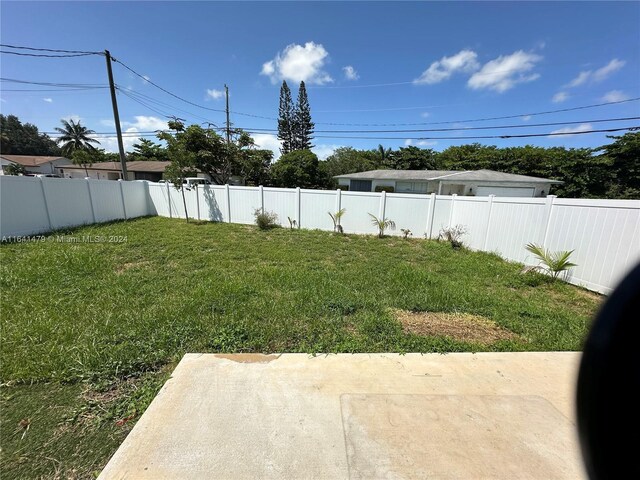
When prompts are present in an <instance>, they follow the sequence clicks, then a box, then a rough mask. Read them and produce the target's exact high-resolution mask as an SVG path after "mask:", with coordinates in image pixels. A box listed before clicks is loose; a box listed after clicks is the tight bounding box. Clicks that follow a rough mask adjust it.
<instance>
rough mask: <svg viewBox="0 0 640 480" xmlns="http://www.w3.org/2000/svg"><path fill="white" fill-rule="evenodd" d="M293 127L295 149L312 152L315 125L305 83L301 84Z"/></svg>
mask: <svg viewBox="0 0 640 480" xmlns="http://www.w3.org/2000/svg"><path fill="white" fill-rule="evenodd" d="M293 125H294V128H293V133H294V135H293V137H294V139H293V149H294V150H310V149H311V148H312V147H313V144H312V143H311V142H312V140H313V127H314V126H315V124H314V123H313V122H312V121H311V108H310V107H309V98H308V97H307V88H306V86H305V84H304V82H300V90H299V91H298V103H297V104H296V110H295V114H294V122H293Z"/></svg>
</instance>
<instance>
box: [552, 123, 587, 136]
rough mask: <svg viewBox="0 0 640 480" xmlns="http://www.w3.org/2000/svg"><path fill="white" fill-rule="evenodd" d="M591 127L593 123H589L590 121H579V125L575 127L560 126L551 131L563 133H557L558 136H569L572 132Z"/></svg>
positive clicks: (582, 130)
mask: <svg viewBox="0 0 640 480" xmlns="http://www.w3.org/2000/svg"><path fill="white" fill-rule="evenodd" d="M592 128H593V125H591V124H590V123H581V124H580V125H577V126H575V127H565V128H560V129H558V130H554V131H553V132H551V133H562V134H564V135H558V136H559V137H570V136H571V135H572V134H574V133H578V132H586V131H588V130H591V129H592Z"/></svg>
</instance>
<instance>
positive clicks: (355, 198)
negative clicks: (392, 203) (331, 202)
mask: <svg viewBox="0 0 640 480" xmlns="http://www.w3.org/2000/svg"><path fill="white" fill-rule="evenodd" d="M341 197H342V201H341V208H345V209H346V210H347V211H346V213H345V214H344V216H343V217H342V221H341V222H340V224H341V225H342V228H344V231H345V233H376V232H377V231H378V229H377V228H376V227H374V226H373V225H372V223H371V222H372V221H373V219H372V218H371V217H370V216H369V214H370V213H371V214H372V215H375V216H376V217H380V215H381V213H380V194H379V193H375V192H373V193H369V192H342V195H341ZM329 211H330V212H331V213H334V212H335V211H336V210H335V207H333V208H331V209H330V210H329ZM324 215H325V216H326V217H327V219H328V220H329V224H330V225H331V228H333V223H332V222H331V218H330V217H329V215H328V214H327V212H326V211H325V213H324ZM385 216H386V217H388V218H391V217H389V215H386V213H385ZM392 220H393V218H392ZM389 233H391V231H389Z"/></svg>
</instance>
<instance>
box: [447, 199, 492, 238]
mask: <svg viewBox="0 0 640 480" xmlns="http://www.w3.org/2000/svg"><path fill="white" fill-rule="evenodd" d="M490 198H492V197H456V199H455V202H454V207H453V215H452V216H451V226H452V227H454V226H456V225H463V226H464V227H465V229H466V232H467V233H466V234H464V236H463V237H462V239H463V241H464V243H465V245H467V246H468V247H470V248H473V249H474V250H482V249H483V248H484V243H485V237H486V235H487V227H488V225H489V222H488V220H489V209H490V206H491V210H492V212H491V213H493V206H492V204H491V203H490Z"/></svg>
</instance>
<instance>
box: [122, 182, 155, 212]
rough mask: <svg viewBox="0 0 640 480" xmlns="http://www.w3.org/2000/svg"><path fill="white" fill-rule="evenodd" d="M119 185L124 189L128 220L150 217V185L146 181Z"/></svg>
mask: <svg viewBox="0 0 640 480" xmlns="http://www.w3.org/2000/svg"><path fill="white" fill-rule="evenodd" d="M118 183H119V184H120V187H121V188H122V194H123V196H124V205H125V210H126V214H127V218H135V217H143V216H145V215H149V192H148V189H149V187H148V185H149V184H148V183H147V182H144V181H137V182H135V181H134V182H118ZM141 186H142V188H140V187H141Z"/></svg>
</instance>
